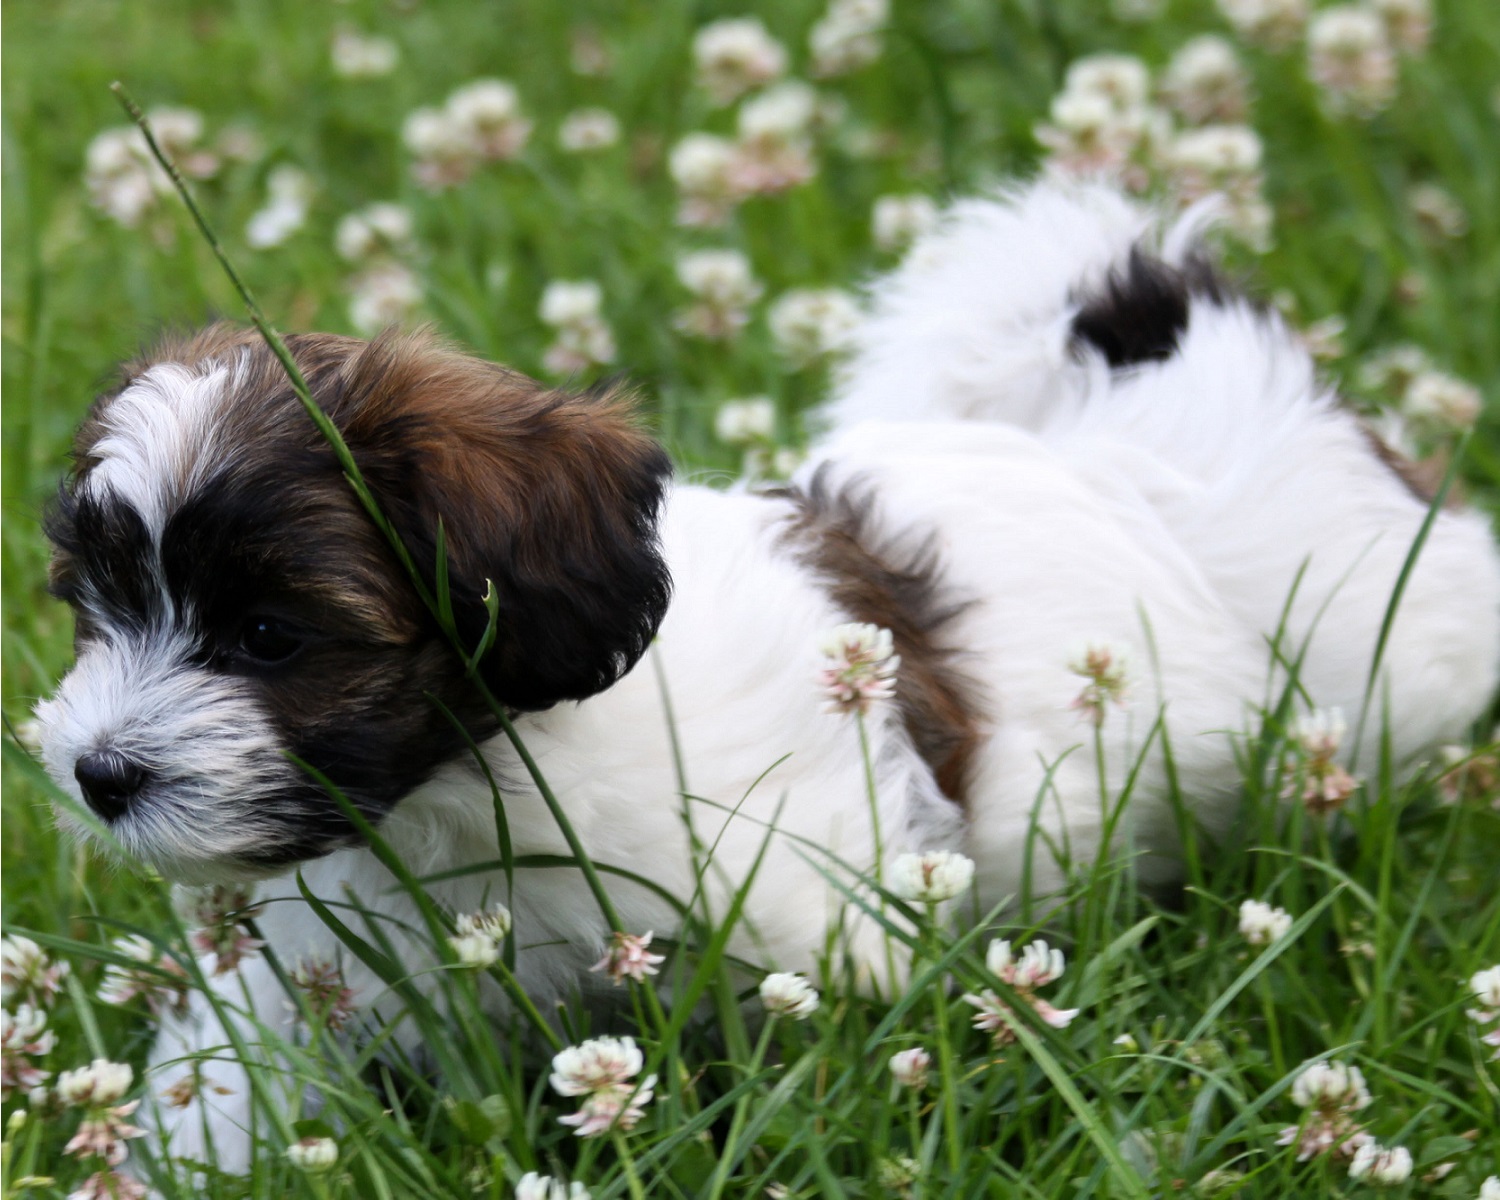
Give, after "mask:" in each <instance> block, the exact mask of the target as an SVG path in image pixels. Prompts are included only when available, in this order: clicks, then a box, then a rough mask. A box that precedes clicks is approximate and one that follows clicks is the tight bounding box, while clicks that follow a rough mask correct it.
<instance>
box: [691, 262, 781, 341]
mask: <svg viewBox="0 0 1500 1200" xmlns="http://www.w3.org/2000/svg"><path fill="white" fill-rule="evenodd" d="M677 278H678V280H679V281H680V282H681V284H682V286H683V287H685V288H686V289H687V290H688V291H689V292H691V293H692V295H693V297H694V298H695V300H696V303H695V304H693V305H692V306H690V307H688V308H685V309H682V310H681V311H679V312H678V313H677V314H676V315H675V316H674V317H673V318H672V324H673V326H674V327H675V328H676V329H677V330H678V331H679V332H681V333H685V334H688V335H690V336H692V337H701V338H708V339H723V338H730V337H733V336H734V335H735V334H737V333H739V331H740V330H741V329H743V328H744V327H745V326H746V325H747V324H748V323H749V321H750V305H751V304H753V303H754V302H755V301H756V300H758V299H759V298H760V296H761V293H762V292H763V291H764V290H765V289H764V288H763V287H762V286H761V285H760V283H759V282H758V281H757V280H756V278H755V275H754V273H753V272H752V270H751V268H750V260H749V259H748V258H746V257H745V256H744V255H743V254H741V253H740V252H739V251H738V250H697V251H694V252H693V253H691V254H684V255H681V256H680V257H679V258H678V259H677Z"/></svg>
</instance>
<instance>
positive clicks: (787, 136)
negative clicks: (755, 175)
mask: <svg viewBox="0 0 1500 1200" xmlns="http://www.w3.org/2000/svg"><path fill="white" fill-rule="evenodd" d="M817 117H818V93H817V90H816V89H815V88H814V87H813V86H812V85H811V84H808V83H803V82H802V81H801V80H800V79H788V80H787V81H786V82H784V83H778V84H776V86H775V87H769V88H767V89H766V90H765V91H763V92H761V93H760V94H759V95H757V96H754V97H752V98H751V99H749V100H746V101H745V103H744V104H742V105H741V106H740V113H739V123H738V128H739V133H740V137H741V138H742V139H743V140H745V141H755V140H761V139H764V140H766V141H781V142H785V141H792V140H794V139H796V138H800V137H805V136H806V135H807V134H808V133H810V132H811V131H812V127H813V124H814V122H815V121H816V120H817Z"/></svg>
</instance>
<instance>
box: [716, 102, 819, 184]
mask: <svg viewBox="0 0 1500 1200" xmlns="http://www.w3.org/2000/svg"><path fill="white" fill-rule="evenodd" d="M818 117H819V102H818V94H817V92H816V91H814V90H813V88H812V87H811V86H810V85H809V84H806V83H803V82H802V81H801V80H798V79H789V80H787V81H786V82H784V83H778V84H777V85H776V86H774V87H770V88H767V89H766V90H765V91H764V92H761V93H760V94H759V95H758V96H755V97H754V98H753V99H751V100H747V101H746V102H745V103H744V104H743V105H742V106H741V107H740V111H739V118H738V128H739V138H738V140H737V141H736V142H735V147H734V156H733V158H732V159H731V161H730V163H729V165H728V168H727V171H728V176H727V182H728V184H729V187H730V189H731V192H732V194H733V195H734V196H735V197H736V198H743V197H746V196H774V195H777V194H779V193H781V192H784V191H786V190H788V189H789V188H793V187H796V186H797V185H798V184H800V183H806V182H807V181H808V180H809V179H811V178H812V177H813V175H814V174H816V172H817V164H816V162H815V161H814V159H813V153H812V143H811V141H810V135H811V133H812V130H813V127H814V125H815V124H816V123H817V121H818Z"/></svg>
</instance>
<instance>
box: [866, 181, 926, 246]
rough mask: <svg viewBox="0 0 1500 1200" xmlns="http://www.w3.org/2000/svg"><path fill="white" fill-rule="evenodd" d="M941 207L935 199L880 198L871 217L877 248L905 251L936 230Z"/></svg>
mask: <svg viewBox="0 0 1500 1200" xmlns="http://www.w3.org/2000/svg"><path fill="white" fill-rule="evenodd" d="M937 222H938V206H937V203H936V202H935V201H934V200H933V199H932V197H931V196H921V195H914V196H878V197H876V200H875V207H874V209H873V210H872V211H871V215H870V231H871V233H872V235H873V236H874V238H875V245H876V246H878V247H879V248H880V249H882V250H885V251H888V252H894V251H897V250H904V249H906V247H908V246H910V245H911V244H912V243H913V242H914V241H916V240H917V239H918V238H919V237H921V236H922V235H923V234H924V233H927V232H929V231H930V230H932V229H933V228H935V227H936V225H937Z"/></svg>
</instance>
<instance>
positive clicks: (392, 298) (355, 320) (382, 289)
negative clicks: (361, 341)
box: [349, 262, 423, 337]
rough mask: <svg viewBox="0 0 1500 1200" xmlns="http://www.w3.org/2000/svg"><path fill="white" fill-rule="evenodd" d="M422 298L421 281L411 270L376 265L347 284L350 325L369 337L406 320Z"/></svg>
mask: <svg viewBox="0 0 1500 1200" xmlns="http://www.w3.org/2000/svg"><path fill="white" fill-rule="evenodd" d="M422 296H423V289H422V281H421V280H420V279H419V278H418V277H417V276H416V274H415V273H414V272H413V271H411V270H410V269H409V268H407V267H404V266H402V265H401V264H399V263H394V262H383V263H379V264H378V265H376V266H374V267H372V268H370V269H369V270H368V271H363V272H361V273H360V274H358V275H356V276H355V277H354V278H353V279H351V280H350V281H349V322H350V324H352V325H353V326H354V328H355V329H356V330H358V331H359V332H360V333H362V334H364V335H365V336H366V337H369V336H372V335H374V334H376V333H379V332H380V331H381V330H382V329H384V328H385V327H386V326H387V325H398V324H400V323H401V322H402V321H404V320H406V319H407V318H408V317H409V316H411V314H412V312H413V311H414V310H415V309H416V307H417V305H419V304H421V303H422Z"/></svg>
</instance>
